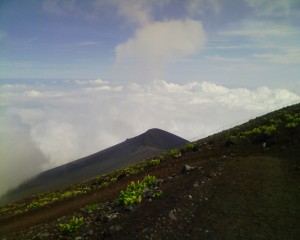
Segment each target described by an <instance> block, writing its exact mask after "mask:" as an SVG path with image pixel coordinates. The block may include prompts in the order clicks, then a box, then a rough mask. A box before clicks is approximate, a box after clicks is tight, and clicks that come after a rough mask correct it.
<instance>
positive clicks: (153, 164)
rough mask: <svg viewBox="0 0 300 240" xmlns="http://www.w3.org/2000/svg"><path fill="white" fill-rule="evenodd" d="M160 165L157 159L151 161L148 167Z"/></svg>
mask: <svg viewBox="0 0 300 240" xmlns="http://www.w3.org/2000/svg"><path fill="white" fill-rule="evenodd" d="M159 164H160V160H159V159H152V160H151V161H150V165H151V166H156V165H159Z"/></svg>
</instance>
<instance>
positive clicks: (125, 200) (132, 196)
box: [117, 175, 162, 207]
mask: <svg viewBox="0 0 300 240" xmlns="http://www.w3.org/2000/svg"><path fill="white" fill-rule="evenodd" d="M157 184H158V179H157V178H156V177H155V176H150V175H148V176H146V177H145V178H144V179H143V181H139V180H138V181H137V182H131V183H130V184H129V185H128V186H127V188H126V190H125V191H121V193H120V195H119V197H118V198H117V203H118V204H119V205H121V206H126V207H129V206H134V205H136V204H138V203H141V202H142V199H143V196H145V194H148V195H149V193H150V195H151V197H153V198H156V197H159V196H160V195H161V194H162V191H160V190H156V191H154V188H155V187H156V186H157ZM150 189H153V191H150Z"/></svg>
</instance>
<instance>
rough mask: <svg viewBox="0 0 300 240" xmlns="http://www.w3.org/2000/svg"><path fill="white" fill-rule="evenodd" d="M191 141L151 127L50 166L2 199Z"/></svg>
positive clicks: (113, 167)
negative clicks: (93, 152) (121, 140)
mask: <svg viewBox="0 0 300 240" xmlns="http://www.w3.org/2000/svg"><path fill="white" fill-rule="evenodd" d="M187 142H188V141H187V140H185V139H183V138H181V137H178V136H176V135H174V134H171V133H168V132H166V131H163V130H161V129H150V130H148V131H146V132H145V133H143V134H141V135H139V136H136V137H133V138H131V139H127V140H126V141H124V142H122V143H119V144H117V145H115V146H112V147H110V148H107V149H105V150H102V151H100V152H97V153H95V154H92V155H90V156H87V157H84V158H81V159H78V160H76V161H72V162H70V163H67V164H64V165H62V166H59V167H56V168H53V169H50V170H48V171H45V172H43V173H41V174H39V175H38V176H37V177H35V178H33V179H31V180H29V181H27V182H26V183H24V184H21V185H20V186H19V187H18V188H17V189H15V190H12V191H10V192H9V193H8V194H7V195H6V196H4V197H3V199H2V200H1V202H11V201H16V200H18V199H21V198H24V197H28V196H30V195H33V194H36V193H42V192H47V191H50V190H54V189H58V188H61V187H64V186H67V185H70V184H73V183H77V182H79V181H82V180H87V179H91V178H94V177H96V176H98V175H100V174H103V173H107V172H110V171H112V170H116V169H118V168H121V167H123V166H127V165H129V164H131V163H134V162H137V161H140V160H142V159H145V158H148V157H151V156H154V155H156V154H158V153H160V152H162V151H166V150H170V149H172V148H176V147H180V146H182V145H184V144H186V143H187Z"/></svg>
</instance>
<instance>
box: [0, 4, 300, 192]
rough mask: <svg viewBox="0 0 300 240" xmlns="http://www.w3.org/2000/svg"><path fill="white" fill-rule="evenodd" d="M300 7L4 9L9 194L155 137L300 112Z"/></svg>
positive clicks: (0, 184)
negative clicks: (294, 108)
mask: <svg viewBox="0 0 300 240" xmlns="http://www.w3.org/2000/svg"><path fill="white" fill-rule="evenodd" d="M299 26H300V1H298V0H185V1H184V0H90V1H83V0H82V1H80V0H65V1H63V0H24V1H23V0H7V1H6V0H2V1H0V137H1V139H0V140H1V141H0V152H1V161H0V195H1V194H2V193H4V192H5V191H7V190H8V189H9V188H12V187H15V186H17V185H18V184H20V183H21V182H22V181H24V180H26V179H28V178H30V177H32V176H33V175H35V174H37V173H39V172H41V171H44V170H46V169H49V168H52V167H55V166H59V165H61V164H64V163H67V162H70V161H72V160H75V159H78V158H80V157H84V156H87V155H89V154H91V153H94V152H97V151H99V150H101V149H104V148H106V147H109V146H112V145H113V144H117V143H119V142H121V141H123V140H125V139H126V138H129V137H133V136H136V135H138V134H141V133H143V132H144V131H146V130H148V129H150V128H154V127H156V128H161V129H164V130H166V131H169V132H172V133H175V134H177V135H179V136H181V137H184V138H186V139H189V140H193V139H199V138H201V137H204V136H207V135H209V134H211V133H215V132H218V131H220V130H223V129H226V128H228V127H233V126H235V125H237V124H240V123H242V122H245V121H247V120H249V119H250V118H254V117H256V116H259V115H261V114H264V113H267V112H269V111H272V110H274V109H278V108H281V107H283V106H287V105H290V104H294V103H297V102H300V81H299V77H300V68H299V66H300V40H299V39H300V28H299Z"/></svg>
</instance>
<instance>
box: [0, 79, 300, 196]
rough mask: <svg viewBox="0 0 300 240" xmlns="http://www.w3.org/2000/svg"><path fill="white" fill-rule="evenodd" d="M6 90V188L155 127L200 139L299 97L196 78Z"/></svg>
mask: <svg viewBox="0 0 300 240" xmlns="http://www.w3.org/2000/svg"><path fill="white" fill-rule="evenodd" d="M0 89H1V93H0V97H1V112H2V114H1V117H0V119H1V125H0V133H1V142H0V151H1V167H0V176H1V181H0V182H1V186H0V189H1V193H4V192H5V191H7V190H8V189H9V188H11V187H15V186H17V185H18V184H19V183H21V182H22V181H24V180H26V179H28V178H29V177H32V176H33V175H35V174H37V173H39V172H41V171H43V170H46V169H49V168H53V167H55V166H59V165H61V164H64V163H67V162H69V161H72V160H75V159H78V158H80V157H84V156H86V155H89V154H92V153H94V152H97V151H100V150H102V149H105V148H107V147H109V146H111V145H114V144H117V143H119V142H122V141H124V140H125V139H126V138H130V137H133V136H136V135H138V134H141V133H143V132H145V131H146V130H147V129H149V128H161V129H164V130H166V131H169V132H171V133H174V134H177V135H179V136H181V137H183V138H186V139H188V140H194V139H197V138H201V137H204V136H206V135H208V134H211V133H213V132H216V131H219V130H222V129H225V128H227V127H231V126H234V125H236V124H239V123H241V122H243V121H246V120H248V119H249V118H253V117H256V116H258V115H261V114H263V113H266V112H268V111H271V110H274V109H278V108H280V107H283V106H287V105H289V104H292V103H296V102H299V101H300V96H299V95H297V94H295V93H292V92H290V91H288V90H285V89H270V88H268V87H260V88H257V89H253V90H250V89H246V88H228V87H225V86H221V85H217V84H214V83H210V82H196V81H191V82H186V83H184V84H178V83H172V82H167V81H164V80H154V81H151V82H148V83H124V84H112V83H110V82H108V81H105V80H101V79H96V80H77V81H33V82H28V81H27V82H26V81H24V82H18V83H13V84H9V83H7V84H2V85H1V86H0Z"/></svg>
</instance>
